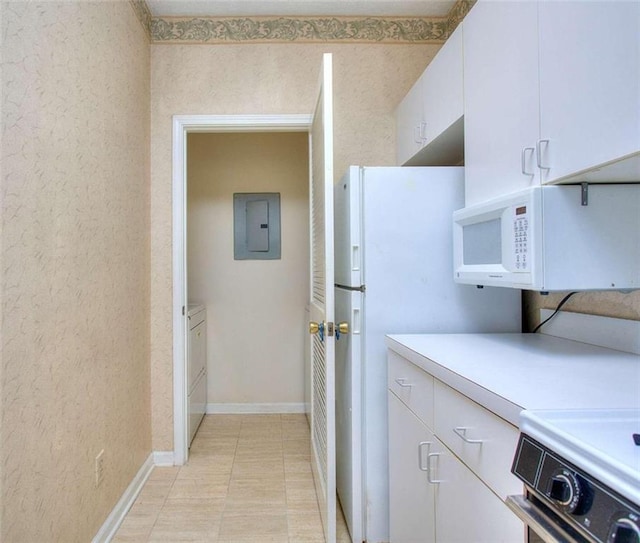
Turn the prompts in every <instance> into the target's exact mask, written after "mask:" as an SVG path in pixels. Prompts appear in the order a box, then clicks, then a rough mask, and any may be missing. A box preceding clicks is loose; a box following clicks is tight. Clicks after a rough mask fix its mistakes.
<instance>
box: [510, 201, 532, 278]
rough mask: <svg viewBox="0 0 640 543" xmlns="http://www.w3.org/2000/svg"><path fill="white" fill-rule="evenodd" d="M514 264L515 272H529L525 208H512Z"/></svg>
mask: <svg viewBox="0 0 640 543" xmlns="http://www.w3.org/2000/svg"><path fill="white" fill-rule="evenodd" d="M513 210H514V214H513V240H514V247H513V249H514V257H515V258H514V263H515V267H516V271H519V272H526V271H529V214H528V213H527V206H526V205H520V206H515V207H514V208H513Z"/></svg>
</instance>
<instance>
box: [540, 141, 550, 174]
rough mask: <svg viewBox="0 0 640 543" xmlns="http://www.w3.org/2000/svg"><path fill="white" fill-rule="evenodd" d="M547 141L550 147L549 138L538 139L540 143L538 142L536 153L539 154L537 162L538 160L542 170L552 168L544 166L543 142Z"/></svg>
mask: <svg viewBox="0 0 640 543" xmlns="http://www.w3.org/2000/svg"><path fill="white" fill-rule="evenodd" d="M543 143H545V144H546V146H547V148H548V147H549V140H538V143H536V154H537V157H536V158H537V162H538V168H540V169H541V170H549V169H551V166H543V164H542V144H543Z"/></svg>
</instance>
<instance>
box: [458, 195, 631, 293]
mask: <svg viewBox="0 0 640 543" xmlns="http://www.w3.org/2000/svg"><path fill="white" fill-rule="evenodd" d="M453 259H454V262H453V270H454V280H455V281H456V282H458V283H468V284H473V285H478V286H485V285H486V286H501V287H511V288H519V289H525V290H538V291H542V292H545V291H556V290H632V289H638V288H640V184H602V185H588V186H584V187H583V186H580V185H548V186H538V187H531V188H528V189H526V190H523V191H520V192H515V193H512V194H508V195H505V196H502V197H499V198H496V199H493V200H489V201H487V202H484V203H480V204H477V205H474V206H470V207H465V208H464V209H460V210H458V211H456V212H454V214H453Z"/></svg>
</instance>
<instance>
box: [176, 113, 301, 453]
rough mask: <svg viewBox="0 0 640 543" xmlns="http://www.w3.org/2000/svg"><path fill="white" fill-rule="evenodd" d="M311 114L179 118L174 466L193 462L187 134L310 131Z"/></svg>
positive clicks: (177, 121) (193, 116)
mask: <svg viewBox="0 0 640 543" xmlns="http://www.w3.org/2000/svg"><path fill="white" fill-rule="evenodd" d="M312 117H313V116H312V115H174V116H173V144H172V146H173V149H172V159H173V161H172V202H173V203H172V219H173V232H172V252H173V255H172V260H173V305H172V310H173V319H172V320H173V326H172V328H173V464H174V465H176V466H182V465H184V464H185V463H186V461H187V459H188V457H189V443H188V436H187V431H188V424H187V416H188V412H187V376H186V372H187V334H188V329H187V317H186V313H187V304H188V298H187V134H189V133H192V132H209V133H214V132H308V133H309V137H311V132H310V130H311V123H312V120H313V119H312Z"/></svg>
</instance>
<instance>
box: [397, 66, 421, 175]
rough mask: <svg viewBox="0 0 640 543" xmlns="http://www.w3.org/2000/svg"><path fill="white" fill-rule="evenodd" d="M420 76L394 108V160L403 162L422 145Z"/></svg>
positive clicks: (399, 162)
mask: <svg viewBox="0 0 640 543" xmlns="http://www.w3.org/2000/svg"><path fill="white" fill-rule="evenodd" d="M423 129H424V113H423V103H422V77H420V79H418V81H416V82H415V84H414V85H413V87H411V90H410V91H409V92H408V93H407V95H406V96H405V97H404V99H403V100H402V102H400V104H399V105H398V108H397V109H396V162H397V163H398V164H399V165H400V164H404V163H405V162H407V161H408V160H409V159H410V158H411V157H412V156H413V155H415V154H416V153H417V152H418V151H419V150H420V149H422V147H423V142H424V140H423V137H422V130H423Z"/></svg>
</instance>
